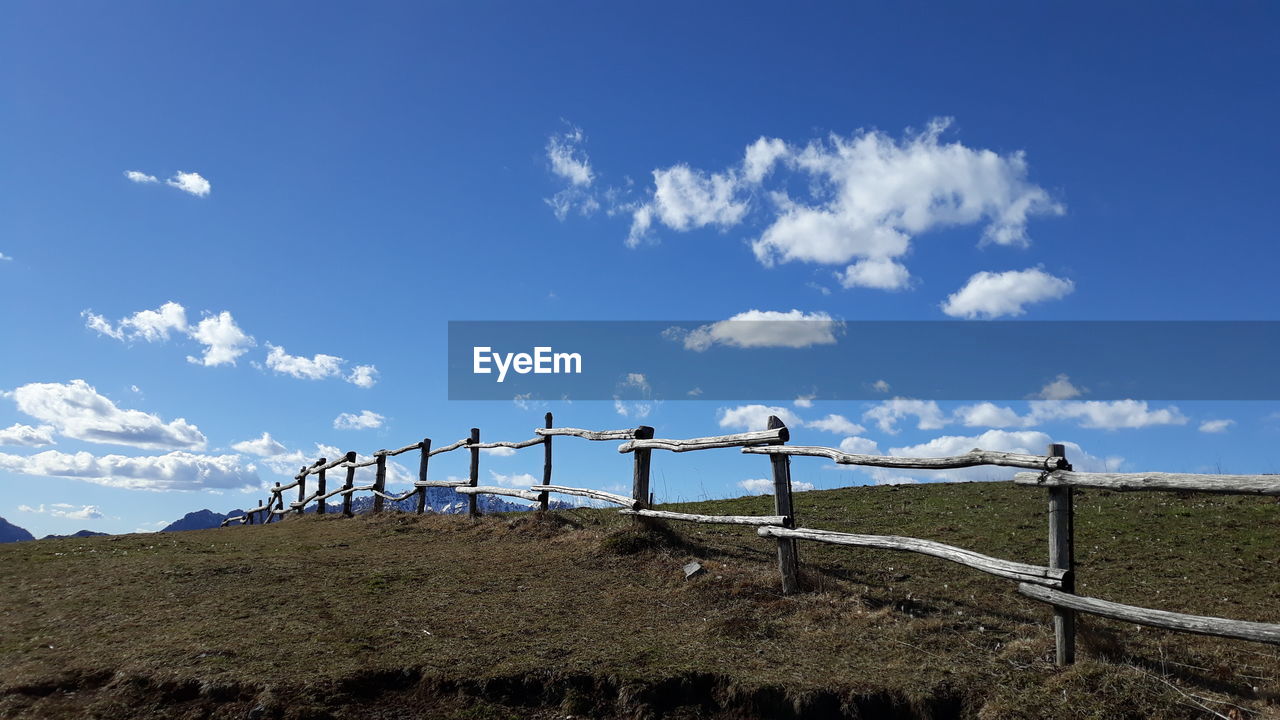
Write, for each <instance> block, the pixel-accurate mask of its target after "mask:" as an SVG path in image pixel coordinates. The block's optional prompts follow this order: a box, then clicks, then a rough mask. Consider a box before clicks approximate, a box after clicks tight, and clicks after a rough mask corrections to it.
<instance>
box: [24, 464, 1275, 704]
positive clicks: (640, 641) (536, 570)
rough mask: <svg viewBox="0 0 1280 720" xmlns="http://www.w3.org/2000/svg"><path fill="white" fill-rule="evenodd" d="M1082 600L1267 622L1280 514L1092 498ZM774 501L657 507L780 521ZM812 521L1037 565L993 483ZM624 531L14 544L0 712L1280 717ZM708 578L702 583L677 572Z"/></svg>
mask: <svg viewBox="0 0 1280 720" xmlns="http://www.w3.org/2000/svg"><path fill="white" fill-rule="evenodd" d="M1078 498H1079V499H1078V502H1077V517H1076V524H1077V529H1076V538H1077V540H1076V542H1077V552H1078V555H1079V557H1078V562H1079V582H1078V587H1079V590H1080V592H1082V593H1084V594H1089V595H1093V596H1096V597H1101V598H1105V599H1110V600H1116V601H1119V602H1128V603H1133V604H1140V605H1146V606H1149V607H1155V608H1160V609H1166V610H1175V611H1182V612H1195V613H1200V614H1209V615H1220V616H1224V617H1232V618H1239V619H1246V620H1262V621H1275V620H1276V619H1277V618H1278V617H1280V611H1278V610H1277V608H1280V568H1277V561H1280V552H1278V549H1280V542H1278V541H1277V538H1278V537H1280V506H1277V504H1276V503H1275V502H1274V501H1272V500H1267V499H1259V498H1240V497H1214V496H1204V495H1198V496H1186V497H1178V496H1174V495H1167V494H1157V493H1149V494H1144V493H1134V494H1113V493H1108V492H1099V491H1089V492H1082V493H1080V494H1079V496H1078ZM770 503H771V499H770V498H766V497H752V498H740V499H735V500H725V501H713V502H705V503H692V504H684V505H673V506H666V507H668V509H691V510H692V509H696V511H697V512H706V513H735V514H748V513H758V514H764V513H766V512H767V511H768V510H769V508H770V507H771V505H770ZM797 505H798V509H797V512H798V515H799V518H800V521H801V524H802V525H804V526H806V527H817V528H826V529H832V530H845V531H856V532H865V533H884V534H898V535H912V536H916V537H924V538H929V539H935V540H940V541H942V542H947V543H952V544H956V545H959V546H962V547H967V548H972V549H974V550H977V551H979V552H984V553H988V554H991V555H994V556H997V557H1003V558H1008V559H1012V560H1020V561H1026V562H1039V563H1043V562H1044V559H1045V555H1046V552H1047V550H1046V541H1045V537H1046V533H1047V531H1046V519H1045V507H1046V502H1045V497H1044V493H1043V492H1041V491H1037V490H1033V489H1028V488H1020V487H1018V488H1015V487H1013V486H1012V485H1010V484H1007V483H975V484H953V485H921V486H899V487H862V488H850V489H843V490H834V491H823V492H809V493H804V494H801V495H798V496H797ZM774 547H775V546H774V545H773V543H772V542H771V541H765V540H763V539H760V538H758V537H756V535H755V534H754V531H753V530H752V529H750V528H735V527H716V526H692V525H686V524H680V525H678V526H673V527H672V528H671V530H670V531H669V532H661V531H659V532H645V531H639V530H637V529H636V526H635V524H634V523H632V522H631V521H629V520H627V519H624V518H621V517H619V516H618V515H617V514H616V513H613V512H610V511H603V510H573V511H560V512H557V513H554V514H552V516H550V517H547V518H538V517H537V516H535V515H532V514H518V515H509V516H505V517H486V518H483V519H481V520H479V521H471V520H469V519H467V518H465V517H457V516H423V517H417V516H412V515H401V514H398V513H397V514H388V515H383V516H378V517H357V518H354V519H344V518H341V517H333V516H330V517H324V518H321V517H314V516H313V517H305V518H300V519H291V520H288V521H286V522H283V523H280V524H273V525H269V526H251V527H235V528H227V529H223V530H201V531H193V532H188V533H166V534H163V535H159V534H157V535H126V536H112V537H102V538H83V539H66V540H52V541H48V542H41V543H19V544H13V545H6V546H3V547H0V575H2V576H3V587H4V588H5V591H4V592H3V593H0V613H2V614H3V623H0V717H98V718H152V717H154V718H161V717H164V718H170V717H172V718H204V717H253V718H268V717H280V718H330V717H332V718H345V717H377V718H409V717H443V718H490V717H494V718H524V717H534V718H563V717H568V716H575V717H583V716H586V717H663V716H665V717H680V718H694V717H715V718H731V717H769V718H785V717H796V716H799V717H815V718H818V717H821V718H826V717H863V718H898V717H902V718H908V717H922V718H933V719H934V720H943V719H945V718H953V717H977V718H1074V717H1082V718H1201V717H1215V716H1219V717H1229V718H1233V719H1234V718H1277V717H1280V709H1278V708H1280V648H1274V647H1271V646H1265V645H1257V644H1250V643H1244V642H1237V641H1227V640H1217V639H1211V638H1200V637H1195V636H1190V635H1183V634H1177V633H1171V632H1164V631H1159V630H1154V629H1150V628H1146V629H1139V628H1138V627H1137V626H1133V625H1128V624H1124V623H1116V622H1111V621H1107V620H1103V619H1098V618H1091V617H1085V618H1082V619H1081V627H1082V631H1081V632H1082V637H1081V643H1082V647H1081V652H1080V654H1081V661H1080V662H1079V663H1078V664H1077V665H1076V666H1074V667H1072V668H1069V669H1057V668H1055V667H1053V665H1052V664H1051V662H1050V660H1051V654H1052V645H1053V639H1052V631H1051V628H1050V623H1049V618H1050V611H1049V609H1048V608H1047V607H1046V606H1043V605H1040V604H1037V603H1033V602H1031V601H1029V600H1024V599H1023V598H1022V597H1021V596H1019V595H1018V594H1017V593H1016V592H1015V590H1014V584H1013V583H1010V582H1007V581H1003V580H1000V579H997V578H992V577H989V576H986V575H983V574H981V573H977V572H975V571H972V570H969V569H967V568H964V567H960V566H957V565H953V564H949V563H947V562H945V561H941V560H936V559H933V558H926V557H922V556H916V555H909V554H902V553H894V552H887V551H876V550H866V549H849V548H836V547H829V546H819V545H815V544H808V543H806V544H801V545H800V553H801V561H802V564H803V566H804V568H805V581H806V583H807V584H808V586H809V587H810V588H811V590H810V591H809V592H807V593H804V594H802V595H798V596H792V597H783V596H781V595H780V594H779V592H778V578H777V575H776V570H775V563H774ZM690 560H697V561H699V562H701V563H702V564H703V565H704V566H705V567H706V568H707V572H705V573H702V574H700V575H697V576H695V577H693V578H691V579H689V580H685V579H684V574H683V572H682V570H681V567H682V566H683V565H684V564H685V563H686V562H689V561H690Z"/></svg>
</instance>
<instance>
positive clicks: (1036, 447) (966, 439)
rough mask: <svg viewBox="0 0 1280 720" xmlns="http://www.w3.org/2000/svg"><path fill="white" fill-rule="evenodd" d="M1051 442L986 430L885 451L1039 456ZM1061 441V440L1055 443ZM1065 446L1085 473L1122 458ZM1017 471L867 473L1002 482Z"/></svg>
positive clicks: (1026, 433)
mask: <svg viewBox="0 0 1280 720" xmlns="http://www.w3.org/2000/svg"><path fill="white" fill-rule="evenodd" d="M1053 441H1054V439H1053V438H1052V437H1050V436H1049V435H1048V434H1047V433H1043V432H1039V431H1036V430H1017V431H1009V430H988V431H986V432H984V433H982V434H980V435H944V436H942V437H937V438H934V439H932V440H929V441H928V442H924V443H920V444H917V445H909V446H905V447H895V448H890V449H889V454H890V455H892V456H895V457H949V456H952V455H963V454H965V453H967V452H969V451H970V450H972V449H974V448H981V449H983V450H994V451H998V452H1013V453H1026V454H1029V455H1043V454H1044V453H1045V451H1046V449H1047V448H1048V445H1049V443H1050V442H1053ZM1059 442H1061V441H1059ZM1062 444H1063V445H1065V446H1066V450H1067V459H1068V460H1069V461H1070V462H1071V464H1072V466H1074V467H1075V468H1076V469H1077V470H1083V471H1088V472H1095V471H1103V470H1115V469H1116V468H1117V467H1119V465H1120V464H1121V463H1122V462H1123V461H1124V460H1123V458H1118V457H1111V458H1105V459H1104V458H1098V457H1095V456H1093V455H1090V454H1088V453H1086V452H1085V451H1084V450H1083V449H1082V448H1081V447H1080V446H1079V445H1078V444H1076V443H1074V442H1069V441H1067V442H1062ZM1014 472H1017V469H1016V468H1002V467H988V466H982V467H974V468H961V469H955V470H923V471H917V470H908V471H898V470H894V471H893V472H888V471H887V470H885V469H884V468H874V469H873V471H872V472H869V474H870V475H871V476H872V477H873V478H874V479H876V480H877V482H879V481H881V479H882V478H888V477H891V476H892V477H897V478H900V479H901V478H905V479H907V481H909V482H910V481H918V480H938V481H942V480H946V481H957V480H1002V479H1008V478H1010V477H1012V476H1013V473H1014Z"/></svg>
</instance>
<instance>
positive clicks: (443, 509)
mask: <svg viewBox="0 0 1280 720" xmlns="http://www.w3.org/2000/svg"><path fill="white" fill-rule="evenodd" d="M330 489H332V486H331V487H330ZM295 499H297V496H296V495H286V496H285V507H286V508H287V507H288V506H289V503H290V502H292V501H293V500H295ZM336 500H337V498H336V497H334V498H330V499H329V507H328V510H327V511H328V512H330V513H340V512H342V503H341V502H335V501H336ZM476 506H477V508H478V509H479V510H480V512H481V513H482V514H490V513H508V512H527V511H529V510H532V509H533V508H532V507H530V506H529V505H525V504H522V503H514V502H507V501H506V500H504V499H502V498H501V497H498V496H495V495H477V496H476ZM316 507H317V506H316V504H315V503H311V504H310V505H308V506H307V509H306V511H305V512H307V513H314V512H315V511H316ZM383 507H385V508H386V509H388V510H400V511H401V512H410V513H411V512H417V511H418V499H417V498H416V497H409V498H406V499H404V500H401V501H399V502H391V501H390V500H388V501H386V503H384V505H383ZM549 507H550V508H551V509H552V510H567V509H570V508H572V507H574V506H573V505H570V504H569V503H566V502H561V501H559V500H552V501H551V503H550V504H549ZM425 510H426V512H429V513H434V514H437V515H465V514H466V513H467V498H466V496H465V495H459V494H458V493H456V492H454V491H453V489H452V488H436V487H432V488H427V504H426V508H425ZM372 511H373V497H372V496H370V495H367V494H365V495H361V496H360V497H357V498H355V499H353V500H352V501H351V512H352V513H354V514H356V515H359V514H362V513H367V512H372ZM241 515H244V511H243V510H232V511H231V512H228V513H216V512H214V511H212V510H197V511H195V512H190V513H187V514H186V515H183V516H182V518H181V519H180V520H176V521H174V522H173V523H170V524H169V525H168V526H167V527H165V528H164V529H162V530H161V531H160V532H170V531H174V530H204V529H205V528H216V527H219V526H221V525H222V521H223V520H226V519H227V518H229V517H239V516H241Z"/></svg>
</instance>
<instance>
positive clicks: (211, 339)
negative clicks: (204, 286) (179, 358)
mask: <svg viewBox="0 0 1280 720" xmlns="http://www.w3.org/2000/svg"><path fill="white" fill-rule="evenodd" d="M191 337H192V338H193V339H194V340H196V341H197V342H199V343H200V344H201V345H204V355H203V356H202V357H200V358H195V357H192V356H190V355H188V356H187V361H188V362H191V363H195V364H197V365H204V366H205V367H217V366H218V365H235V364H236V358H238V357H240V356H241V355H243V354H245V353H246V352H249V348H251V347H253V346H254V344H255V343H254V340H253V338H252V337H250V336H249V335H248V334H246V333H245V332H244V331H243V330H241V329H240V328H239V326H237V325H236V321H235V320H234V319H232V317H231V313H229V312H227V311H226V310H223V311H222V312H220V313H218V314H217V315H210V316H209V317H206V318H204V319H203V320H201V321H200V323H199V324H198V325H196V327H195V329H194V330H192V331H191Z"/></svg>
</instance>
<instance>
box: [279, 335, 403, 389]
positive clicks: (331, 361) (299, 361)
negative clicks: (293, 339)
mask: <svg viewBox="0 0 1280 720" xmlns="http://www.w3.org/2000/svg"><path fill="white" fill-rule="evenodd" d="M346 362H347V361H346V360H343V359H342V358H340V357H338V356H337V355H326V354H324V353H316V354H315V355H313V356H312V357H310V358H308V357H305V356H301V355H290V354H289V353H288V352H286V351H285V349H284V348H283V347H280V346H278V345H272V344H271V343H267V369H269V370H273V371H275V372H277V373H280V374H282V375H289V376H291V377H295V378H298V379H300V380H323V379H325V378H332V377H336V378H342V379H343V380H346V381H347V382H349V383H351V384H352V385H355V386H357V387H362V388H371V387H373V386H374V384H376V383H377V381H378V380H377V378H378V368H376V367H374V366H373V365H357V366H356V367H355V368H353V369H352V370H351V372H350V373H348V374H346V375H345V376H344V375H343V374H342V366H343V365H344V364H345V363H346Z"/></svg>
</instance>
